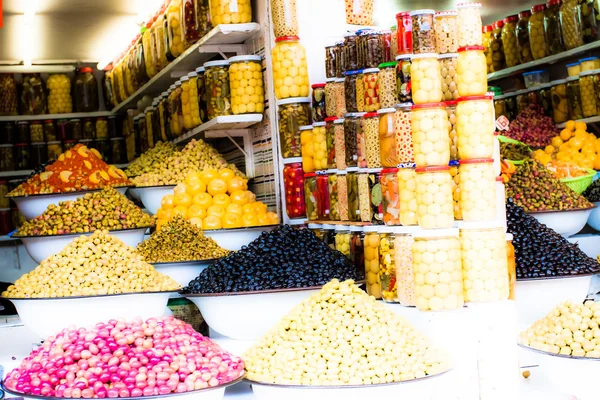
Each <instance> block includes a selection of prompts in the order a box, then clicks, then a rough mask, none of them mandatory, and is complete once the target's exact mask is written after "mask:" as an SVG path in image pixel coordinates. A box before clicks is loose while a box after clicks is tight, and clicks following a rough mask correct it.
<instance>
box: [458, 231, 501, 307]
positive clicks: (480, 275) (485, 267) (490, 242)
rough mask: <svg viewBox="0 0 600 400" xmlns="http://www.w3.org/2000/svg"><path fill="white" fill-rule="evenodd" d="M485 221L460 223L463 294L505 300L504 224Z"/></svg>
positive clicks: (468, 298)
mask: <svg viewBox="0 0 600 400" xmlns="http://www.w3.org/2000/svg"><path fill="white" fill-rule="evenodd" d="M486 225H487V226H486V227H482V226H480V224H468V223H463V224H461V226H460V240H461V259H462V268H463V284H464V297H465V301H468V302H486V301H501V300H506V299H508V296H509V292H510V290H509V276H508V261H507V250H506V247H507V245H506V234H505V233H504V226H503V225H501V224H489V223H488V224H486Z"/></svg>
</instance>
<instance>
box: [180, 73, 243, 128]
mask: <svg viewBox="0 0 600 400" xmlns="http://www.w3.org/2000/svg"><path fill="white" fill-rule="evenodd" d="M193 74H194V75H192V77H191V78H196V77H197V75H196V73H195V72H193ZM191 78H190V77H189V76H184V77H182V78H181V115H182V116H183V128H184V129H185V130H186V131H188V130H190V129H193V128H195V127H196V126H198V125H200V124H201V123H202V121H201V120H200V110H199V108H198V85H197V83H196V82H192V80H191ZM232 101H233V100H232Z"/></svg>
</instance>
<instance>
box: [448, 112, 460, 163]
mask: <svg viewBox="0 0 600 400" xmlns="http://www.w3.org/2000/svg"><path fill="white" fill-rule="evenodd" d="M456 104H457V102H456V101H448V102H446V113H447V114H448V130H449V131H450V133H449V136H450V160H458V159H459V158H460V157H459V155H458V133H457V132H456V124H457V122H458V120H457V118H456Z"/></svg>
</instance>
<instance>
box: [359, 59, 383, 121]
mask: <svg viewBox="0 0 600 400" xmlns="http://www.w3.org/2000/svg"><path fill="white" fill-rule="evenodd" d="M363 72H364V74H365V77H364V88H365V111H366V112H376V111H377V110H379V109H380V108H381V105H380V102H379V95H378V92H377V87H378V75H379V68H369V69H365V70H364V71H363Z"/></svg>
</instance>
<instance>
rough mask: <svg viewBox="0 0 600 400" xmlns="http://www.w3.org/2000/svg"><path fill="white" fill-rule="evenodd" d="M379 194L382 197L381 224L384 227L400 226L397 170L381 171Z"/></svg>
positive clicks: (386, 169) (385, 169)
mask: <svg viewBox="0 0 600 400" xmlns="http://www.w3.org/2000/svg"><path fill="white" fill-rule="evenodd" d="M381 194H382V196H383V222H384V223H385V224H386V225H400V190H399V186H398V168H384V169H382V170H381Z"/></svg>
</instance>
